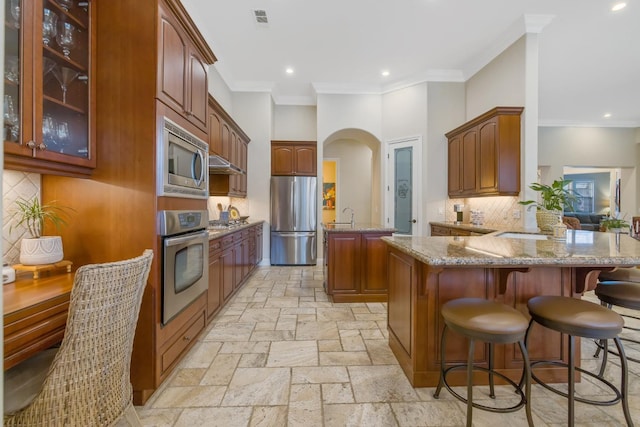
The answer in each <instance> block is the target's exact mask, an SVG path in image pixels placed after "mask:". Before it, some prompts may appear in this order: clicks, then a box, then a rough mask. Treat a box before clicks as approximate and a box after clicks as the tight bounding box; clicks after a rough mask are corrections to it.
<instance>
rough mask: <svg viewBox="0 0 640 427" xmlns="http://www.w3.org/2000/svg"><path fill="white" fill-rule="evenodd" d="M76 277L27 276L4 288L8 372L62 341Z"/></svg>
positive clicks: (66, 274)
mask: <svg viewBox="0 0 640 427" xmlns="http://www.w3.org/2000/svg"><path fill="white" fill-rule="evenodd" d="M74 275H75V274H74V273H63V274H56V275H51V276H44V277H41V278H39V279H35V280H34V279H33V278H32V275H31V274H28V273H27V274H24V273H23V274H20V275H19V276H18V277H17V280H16V281H15V282H14V283H10V284H7V285H4V286H3V298H4V301H3V308H4V370H5V371H6V370H7V369H9V368H11V367H13V366H15V365H17V364H18V363H20V362H22V361H23V360H25V359H28V358H29V357H31V356H33V355H34V354H36V353H38V352H40V351H42V350H45V349H47V348H49V347H51V346H52V345H54V344H57V343H59V342H60V341H62V337H63V336H64V329H65V326H66V323H67V313H68V310H69V296H70V293H71V288H72V287H73V278H74Z"/></svg>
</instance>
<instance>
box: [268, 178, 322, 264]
mask: <svg viewBox="0 0 640 427" xmlns="http://www.w3.org/2000/svg"><path fill="white" fill-rule="evenodd" d="M317 191H318V188H317V178H316V177H314V176H272V177H271V265H315V264H316V255H317V253H316V252H317V245H316V242H317V240H316V239H317V237H316V235H317V229H316V227H317V221H316V216H317V201H318V199H317V194H318V193H317Z"/></svg>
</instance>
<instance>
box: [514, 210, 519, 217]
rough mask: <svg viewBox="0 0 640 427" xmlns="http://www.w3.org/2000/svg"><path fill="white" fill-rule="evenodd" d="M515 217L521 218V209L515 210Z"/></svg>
mask: <svg viewBox="0 0 640 427" xmlns="http://www.w3.org/2000/svg"><path fill="white" fill-rule="evenodd" d="M513 219H520V209H514V210H513Z"/></svg>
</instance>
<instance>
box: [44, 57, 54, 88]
mask: <svg viewBox="0 0 640 427" xmlns="http://www.w3.org/2000/svg"><path fill="white" fill-rule="evenodd" d="M55 66H56V61H54V60H53V59H51V58H47V57H46V56H44V57H43V58H42V79H43V82H45V83H46V81H47V77H48V76H50V74H49V73H51V71H52V70H53V68H54V67H55Z"/></svg>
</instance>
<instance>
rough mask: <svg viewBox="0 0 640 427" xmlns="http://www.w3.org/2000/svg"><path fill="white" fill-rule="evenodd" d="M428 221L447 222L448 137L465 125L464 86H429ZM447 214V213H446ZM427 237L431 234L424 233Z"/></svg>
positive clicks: (426, 213)
mask: <svg viewBox="0 0 640 427" xmlns="http://www.w3.org/2000/svg"><path fill="white" fill-rule="evenodd" d="M427 90H428V95H429V97H428V103H427V111H428V115H427V138H426V143H425V146H426V148H427V150H426V151H427V161H426V163H425V166H426V167H425V173H424V174H423V176H424V179H425V189H426V190H427V191H425V193H424V198H423V203H424V206H425V210H424V218H425V219H424V221H425V222H426V223H428V222H429V221H444V220H445V214H446V213H447V211H446V201H447V199H448V197H449V195H448V188H447V186H448V167H447V164H448V152H447V137H446V136H445V134H446V133H447V132H449V131H450V130H453V129H455V128H456V127H458V126H460V125H461V124H462V123H464V122H465V85H464V83H436V82H433V83H429V84H428V89H427ZM443 212H444V213H443ZM424 233H425V234H428V233H427V230H424Z"/></svg>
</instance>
